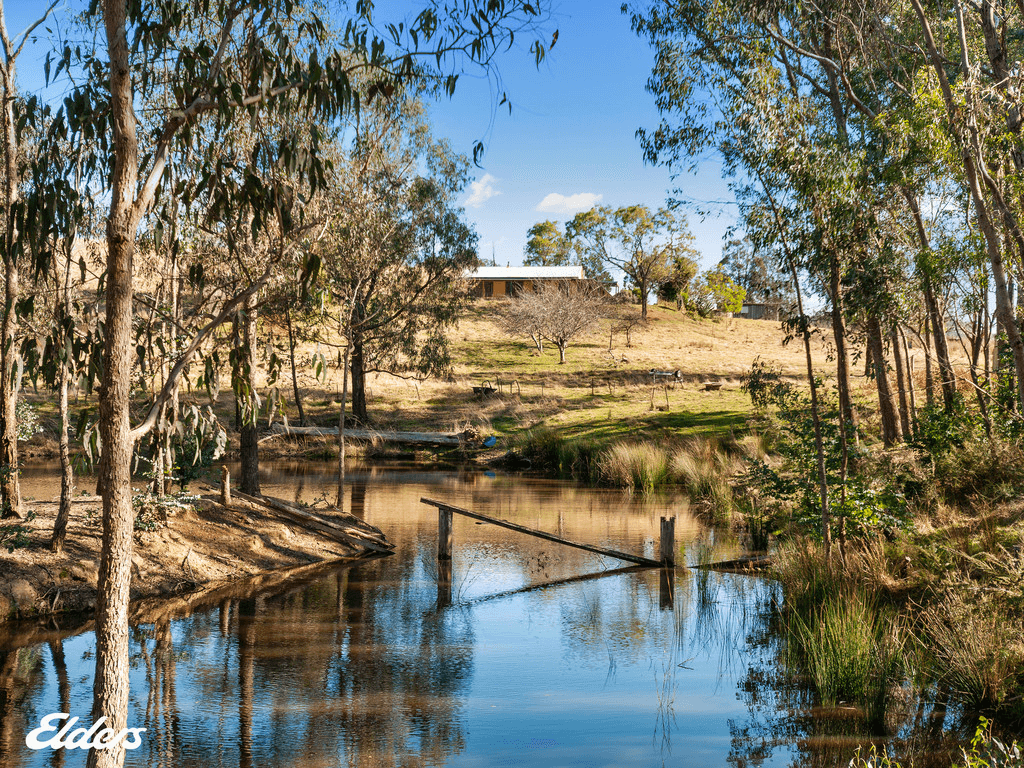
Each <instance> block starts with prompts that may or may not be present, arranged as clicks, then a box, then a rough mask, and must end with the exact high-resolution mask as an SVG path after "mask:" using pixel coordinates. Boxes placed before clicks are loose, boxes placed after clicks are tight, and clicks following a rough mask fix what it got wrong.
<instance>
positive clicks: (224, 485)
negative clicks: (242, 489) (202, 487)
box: [220, 466, 231, 507]
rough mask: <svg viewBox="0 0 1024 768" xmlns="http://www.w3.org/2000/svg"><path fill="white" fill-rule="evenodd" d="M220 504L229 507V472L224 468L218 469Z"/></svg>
mask: <svg viewBox="0 0 1024 768" xmlns="http://www.w3.org/2000/svg"><path fill="white" fill-rule="evenodd" d="M220 503H221V504H223V505H224V506H225V507H230V506H231V472H229V471H228V468H227V467H224V466H222V467H221V468H220Z"/></svg>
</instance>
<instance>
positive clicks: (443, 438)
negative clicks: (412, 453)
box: [270, 424, 463, 448]
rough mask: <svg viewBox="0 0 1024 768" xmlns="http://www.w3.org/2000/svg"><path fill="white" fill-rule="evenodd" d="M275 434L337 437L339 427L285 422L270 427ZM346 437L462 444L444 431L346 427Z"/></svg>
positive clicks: (384, 440)
mask: <svg viewBox="0 0 1024 768" xmlns="http://www.w3.org/2000/svg"><path fill="white" fill-rule="evenodd" d="M270 430H271V432H272V433H273V434H280V435H307V436H311V437H337V436H338V428H337V427H333V428H332V427H286V426H285V425H284V424H274V425H273V426H272V427H271V428H270ZM345 439H346V440H348V439H352V440H380V441H382V442H385V443H400V444H403V445H440V446H450V447H452V448H457V447H458V446H460V445H462V442H463V441H462V437H461V436H460V435H457V434H450V433H442V432H378V431H376V430H373V429H349V428H347V427H346V428H345Z"/></svg>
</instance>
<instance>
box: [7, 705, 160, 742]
mask: <svg viewBox="0 0 1024 768" xmlns="http://www.w3.org/2000/svg"><path fill="white" fill-rule="evenodd" d="M69 717H70V718H71V719H70V720H68V718H69ZM61 720H68V721H67V723H65V724H64V727H63V728H60V727H58V726H57V725H56V723H58V722H60V721H61ZM106 721H107V718H105V717H101V718H100V719H99V720H97V721H96V724H95V725H93V727H92V728H89V729H88V730H87V729H85V728H75V730H73V731H72V730H71V728H72V727H73V726H74V724H75V723H77V722H78V718H77V717H71V715H66V714H64V713H63V712H54V713H52V714H49V715H47V716H46V717H44V718H43V719H42V720H40V721H39V727H38V728H36V729H35V730H34V731H30V732H29V734H28V736H26V737H25V745H26V746H27V747H28V748H29V749H46V748H47V747H49V748H50V749H54V750H57V749H109V748H110V747H116V746H117V745H118V744H120V743H121V742H122V741H124V748H125V749H138V748H139V747H141V746H142V738H141V737H140V736H139V734H141V733H145V731H146V729H145V728H125V729H124V730H122V731H120V732H118V733H115V732H114V730H113V729H112V728H104V729H103V730H102V731H101V730H100V728H101V727H102V725H103V724H104V723H105V722H106ZM48 733H52V734H54V735H53V736H51V737H49V738H40V737H42V736H45V735H46V734H48Z"/></svg>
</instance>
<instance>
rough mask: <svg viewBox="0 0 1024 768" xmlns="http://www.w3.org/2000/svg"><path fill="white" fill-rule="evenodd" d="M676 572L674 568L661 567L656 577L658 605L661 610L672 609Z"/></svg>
mask: <svg viewBox="0 0 1024 768" xmlns="http://www.w3.org/2000/svg"><path fill="white" fill-rule="evenodd" d="M675 591H676V572H675V569H674V568H662V569H661V572H660V574H659V577H658V607H659V608H661V609H662V610H666V611H670V610H672V603H673V600H674V599H675Z"/></svg>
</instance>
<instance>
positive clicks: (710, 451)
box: [672, 440, 739, 522]
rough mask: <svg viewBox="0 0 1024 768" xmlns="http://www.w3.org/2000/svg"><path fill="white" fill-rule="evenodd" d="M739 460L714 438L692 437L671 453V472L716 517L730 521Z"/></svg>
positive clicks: (722, 520) (734, 501) (694, 498)
mask: <svg viewBox="0 0 1024 768" xmlns="http://www.w3.org/2000/svg"><path fill="white" fill-rule="evenodd" d="M738 464H739V460H738V459H737V458H735V457H733V456H731V455H730V454H729V453H728V452H726V451H725V450H723V449H722V448H721V446H719V445H718V443H716V442H714V441H711V440H691V441H688V442H686V443H684V444H683V445H682V447H681V448H680V449H679V450H677V451H676V452H675V454H674V455H673V457H672V475H673V476H674V477H675V479H676V482H678V483H679V484H680V485H682V486H684V487H685V488H686V490H687V492H688V493H689V495H690V498H691V499H693V500H694V501H696V502H701V503H703V504H704V505H706V506H707V507H708V508H709V510H710V511H711V512H712V513H713V515H714V517H715V518H716V520H719V521H721V522H728V521H731V519H732V515H733V513H734V511H735V509H736V498H735V495H734V493H733V478H734V477H735V475H736V473H737V471H738Z"/></svg>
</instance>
